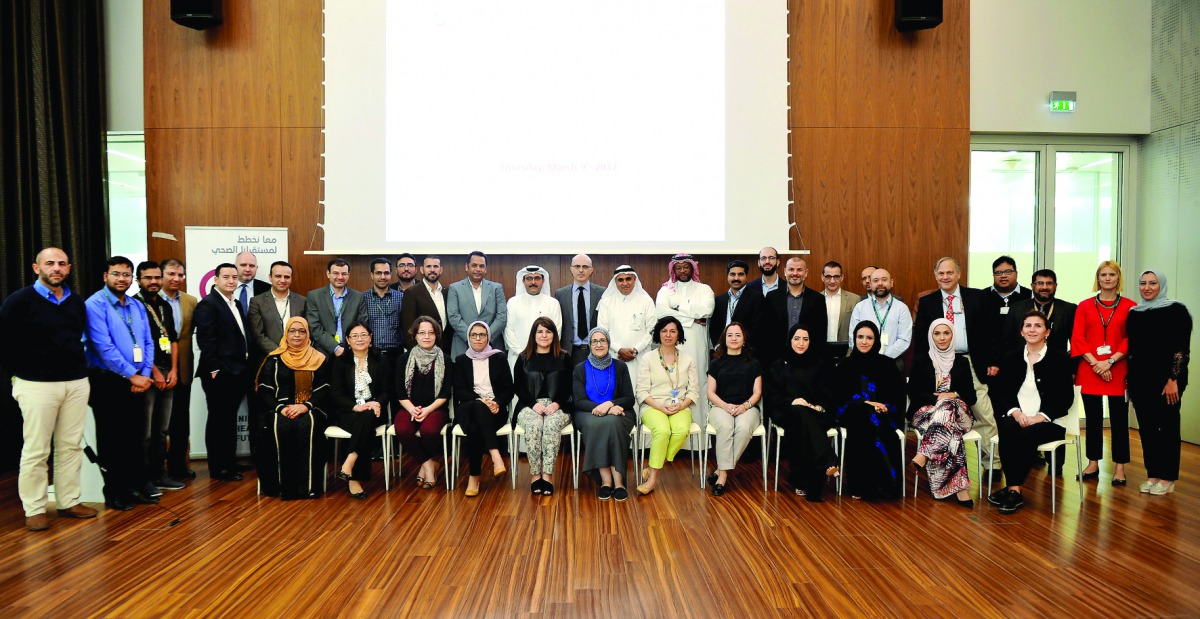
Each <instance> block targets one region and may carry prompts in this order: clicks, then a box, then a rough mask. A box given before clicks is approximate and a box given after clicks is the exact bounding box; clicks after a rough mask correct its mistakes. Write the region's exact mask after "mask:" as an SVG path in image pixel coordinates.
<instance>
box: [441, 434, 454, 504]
mask: <svg viewBox="0 0 1200 619" xmlns="http://www.w3.org/2000/svg"><path fill="white" fill-rule="evenodd" d="M451 454H455V455H457V454H458V444H457V443H456V442H455V441H454V438H453V437H451V439H450V447H449V448H447V447H446V435H445V434H443V435H442V459H443V460H445V461H446V462H445V464H444V465H443V466H442V468H443V469H445V471H446V473H445V474H446V492H450V491H451V490H454V482H453V479H454V473H453V470H454V466H453V465H452V464H451V463H450V459H451V458H452V457H453V455H451Z"/></svg>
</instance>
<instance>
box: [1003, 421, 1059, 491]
mask: <svg viewBox="0 0 1200 619" xmlns="http://www.w3.org/2000/svg"><path fill="white" fill-rule="evenodd" d="M997 426H998V427H997V432H998V433H999V434H1000V454H999V455H1000V460H1001V465H1002V466H1003V467H1004V483H1005V484H1007V485H1009V486H1020V485H1023V484H1024V483H1025V478H1027V477H1029V470H1030V469H1031V468H1033V463H1034V459H1035V458H1037V448H1038V445H1041V444H1042V443H1049V442H1050V441H1060V440H1062V438H1063V436H1065V435H1066V430H1063V427H1062V426H1060V425H1058V424H1057V423H1051V422H1049V421H1043V422H1041V423H1035V424H1033V425H1031V426H1027V427H1024V428H1022V427H1021V424H1019V423H1017V420H1016V419H1015V418H1014V417H1013V416H1012V415H1005V416H1003V417H1001V418H1000V419H999V421H998V422H997Z"/></svg>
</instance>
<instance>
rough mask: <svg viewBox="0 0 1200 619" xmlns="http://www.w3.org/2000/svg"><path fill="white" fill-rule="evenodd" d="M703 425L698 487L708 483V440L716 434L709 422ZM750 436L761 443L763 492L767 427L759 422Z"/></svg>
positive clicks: (765, 482) (764, 489)
mask: <svg viewBox="0 0 1200 619" xmlns="http://www.w3.org/2000/svg"><path fill="white" fill-rule="evenodd" d="M704 425H705V427H704V433H705V435H706V436H705V438H704V444H703V445H701V446H700V462H702V463H703V464H702V466H701V468H700V487H701V488H704V487H705V486H707V485H708V452H709V450H710V448H711V445H710V443H711V441H710V439H709V437H715V436H716V435H717V429H716V428H714V427H713V426H712V424H711V423H706V424H704ZM750 436H754V437H758V439H759V442H760V443H761V444H762V473H763V492H766V491H767V427H766V426H764V425H763V424H761V423H760V424H758V427H757V428H754V431H753V432H751V433H750Z"/></svg>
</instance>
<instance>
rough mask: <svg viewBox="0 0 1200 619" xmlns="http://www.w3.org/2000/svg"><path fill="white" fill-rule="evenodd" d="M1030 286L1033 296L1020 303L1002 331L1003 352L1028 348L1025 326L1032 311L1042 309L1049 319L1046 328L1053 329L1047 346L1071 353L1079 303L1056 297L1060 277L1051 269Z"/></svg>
mask: <svg viewBox="0 0 1200 619" xmlns="http://www.w3.org/2000/svg"><path fill="white" fill-rule="evenodd" d="M1030 287H1031V288H1032V289H1033V293H1032V294H1033V297H1032V298H1029V299H1026V300H1024V301H1017V302H1016V303H1015V304H1014V305H1013V306H1012V309H1010V310H1009V312H1008V315H1007V316H1005V321H1004V327H1003V328H1002V329H1001V330H1000V336H1001V338H1002V339H1001V341H1000V349H1001V352H1005V351H1012V350H1020V349H1021V348H1022V347H1024V346H1025V339H1024V338H1022V337H1021V323H1022V322H1023V320H1024V316H1025V314H1026V312H1028V311H1029V310H1031V309H1036V310H1038V311H1039V312H1041V313H1042V315H1043V316H1045V317H1046V326H1047V327H1049V329H1050V337H1048V338H1046V345H1047V346H1049V347H1050V348H1053V349H1055V350H1060V351H1062V352H1068V350H1067V348H1068V344H1070V342H1071V331H1073V330H1074V329H1075V308H1076V306H1075V304H1074V303H1068V302H1067V301H1063V300H1062V299H1059V298H1056V297H1055V296H1054V294H1055V293H1056V292H1058V276H1057V275H1055V273H1054V271H1051V270H1050V269H1041V270H1040V271H1037V272H1035V273H1034V274H1033V280H1032V282H1031V284H1030Z"/></svg>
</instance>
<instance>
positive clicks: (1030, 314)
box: [1021, 307, 1050, 329]
mask: <svg viewBox="0 0 1200 619" xmlns="http://www.w3.org/2000/svg"><path fill="white" fill-rule="evenodd" d="M1035 316H1036V317H1037V318H1039V319H1041V321H1042V325H1043V326H1045V327H1046V328H1047V329H1049V328H1050V321H1048V320H1046V315H1045V314H1043V313H1042V310H1040V309H1038V308H1036V307H1035V308H1033V309H1031V310H1029V311H1028V312H1025V315H1024V316H1022V317H1021V327H1022V328H1024V327H1025V321H1026V320H1029V319H1030V318H1032V317H1035Z"/></svg>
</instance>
